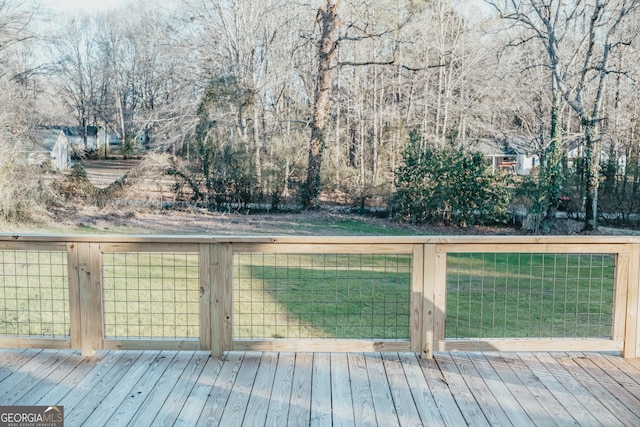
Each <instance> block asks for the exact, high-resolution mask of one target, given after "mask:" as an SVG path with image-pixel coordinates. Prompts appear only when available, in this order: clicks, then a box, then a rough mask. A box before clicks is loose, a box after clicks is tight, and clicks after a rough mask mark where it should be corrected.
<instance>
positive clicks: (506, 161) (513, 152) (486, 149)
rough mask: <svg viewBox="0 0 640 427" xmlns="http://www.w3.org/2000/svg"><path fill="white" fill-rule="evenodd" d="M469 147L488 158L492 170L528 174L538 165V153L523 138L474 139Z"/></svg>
mask: <svg viewBox="0 0 640 427" xmlns="http://www.w3.org/2000/svg"><path fill="white" fill-rule="evenodd" d="M471 148H472V149H474V150H477V151H479V152H481V153H482V154H484V155H485V157H487V158H488V159H490V161H491V170H492V172H496V171H498V170H504V171H507V172H510V173H513V174H515V175H530V174H531V172H532V171H533V169H534V168H536V167H539V166H540V159H539V157H538V155H537V154H535V153H534V152H533V149H532V148H531V144H530V143H529V141H527V140H526V139H525V138H521V137H509V138H506V139H502V140H499V139H489V138H484V139H479V140H477V141H475V142H474V143H473V144H472V146H471Z"/></svg>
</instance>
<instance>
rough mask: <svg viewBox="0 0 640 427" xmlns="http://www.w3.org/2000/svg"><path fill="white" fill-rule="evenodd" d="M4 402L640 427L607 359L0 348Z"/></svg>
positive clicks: (139, 419)
mask: <svg viewBox="0 0 640 427" xmlns="http://www.w3.org/2000/svg"><path fill="white" fill-rule="evenodd" d="M0 366H1V367H0V369H1V371H0V372H1V374H0V378H1V379H0V405H17V404H19V405H36V404H37V405H62V406H64V407H65V425H67V426H82V425H110V426H124V425H130V426H147V425H154V426H155V425H182V426H195V425H208V426H209V425H213V426H216V425H220V426H240V425H246V426H253V425H275V426H277V427H285V426H296V427H297V426H301V425H302V426H304V425H314V426H337V425H357V426H360V425H372V426H375V425H378V426H394V425H395V426H405V425H447V426H456V425H465V424H472V425H495V424H500V425H516V426H521V425H544V426H547V425H554V424H558V425H607V426H609V425H640V415H639V414H640V363H637V361H635V360H626V359H622V358H620V357H618V356H614V355H611V354H606V353H602V354H589V353H587V354H584V353H569V354H567V353H495V352H491V353H464V352H463V353H438V354H436V355H435V359H434V360H422V359H419V358H418V357H417V356H416V355H415V354H414V353H400V354H398V353H384V354H380V353H366V354H361V353H353V354H338V353H332V354H329V353H298V354H296V353H256V352H247V353H244V352H231V353H228V354H226V355H225V357H224V358H223V359H213V358H211V357H210V356H209V354H208V353H207V352H201V351H183V352H176V351H163V352H158V351H108V352H107V351H100V352H98V353H97V354H96V355H95V356H94V357H91V358H83V357H82V356H81V354H80V353H79V352H78V351H67V350H62V351H58V350H53V351H50V350H46V351H39V350H11V349H8V350H0Z"/></svg>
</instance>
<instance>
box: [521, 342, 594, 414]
mask: <svg viewBox="0 0 640 427" xmlns="http://www.w3.org/2000/svg"><path fill="white" fill-rule="evenodd" d="M518 355H519V356H520V358H521V359H522V360H523V361H524V362H525V363H526V364H527V366H529V369H531V371H532V372H534V373H535V376H536V377H538V378H539V379H540V381H541V382H542V383H543V384H544V386H545V387H546V388H547V390H549V392H551V394H553V396H554V398H555V399H556V400H557V401H558V402H560V403H561V404H562V405H563V406H564V407H565V409H566V410H567V412H568V413H569V414H571V416H572V417H573V418H574V419H575V422H576V423H577V424H578V425H581V426H588V425H598V424H599V422H598V420H596V419H595V417H594V416H593V415H591V412H590V411H588V410H587V408H585V407H584V406H583V405H582V404H581V403H580V401H579V399H576V398H575V396H574V395H573V394H572V393H571V391H569V389H567V387H566V384H565V383H564V382H563V381H560V380H559V379H558V378H556V377H555V376H554V375H553V373H552V371H551V370H549V369H547V366H546V365H545V364H543V363H541V362H540V361H539V360H538V359H537V358H536V357H535V355H534V354H533V353H518Z"/></svg>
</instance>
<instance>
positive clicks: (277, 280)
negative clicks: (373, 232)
mask: <svg viewBox="0 0 640 427" xmlns="http://www.w3.org/2000/svg"><path fill="white" fill-rule="evenodd" d="M244 268H245V269H246V270H245V271H246V272H247V273H246V274H248V275H249V277H250V278H251V280H248V281H245V283H241V284H240V286H239V289H238V290H237V291H236V292H237V293H236V295H235V303H234V304H235V311H236V313H235V318H236V330H237V331H238V334H239V335H240V338H253V339H259V338H337V339H373V340H408V339H409V318H410V292H411V288H410V280H411V273H410V272H409V271H406V272H404V271H403V272H397V271H393V272H384V271H382V272H381V271H372V270H371V269H366V268H365V269H353V268H350V269H340V268H338V269H333V270H331V271H328V270H326V269H314V268H302V267H300V268H298V267H296V268H291V267H278V266H245V267H244ZM247 294H249V296H247Z"/></svg>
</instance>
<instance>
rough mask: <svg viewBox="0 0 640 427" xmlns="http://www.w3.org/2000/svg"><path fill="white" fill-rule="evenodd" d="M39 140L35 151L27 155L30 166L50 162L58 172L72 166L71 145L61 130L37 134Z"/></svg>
mask: <svg viewBox="0 0 640 427" xmlns="http://www.w3.org/2000/svg"><path fill="white" fill-rule="evenodd" d="M38 134H39V135H38V136H39V138H40V141H39V144H38V146H37V149H36V150H34V151H32V152H30V153H29V164H30V165H43V164H44V163H45V162H46V161H47V160H49V159H50V160H51V165H52V166H53V167H54V168H55V169H58V170H66V169H69V168H70V167H71V166H72V163H71V145H70V144H69V140H68V139H67V136H66V135H65V133H64V132H63V131H62V130H58V131H57V132H56V131H48V132H38Z"/></svg>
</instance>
